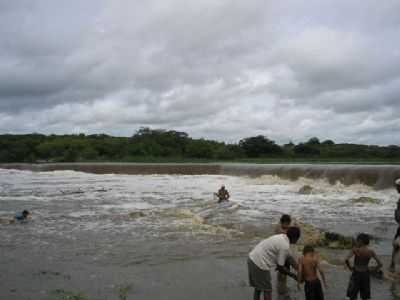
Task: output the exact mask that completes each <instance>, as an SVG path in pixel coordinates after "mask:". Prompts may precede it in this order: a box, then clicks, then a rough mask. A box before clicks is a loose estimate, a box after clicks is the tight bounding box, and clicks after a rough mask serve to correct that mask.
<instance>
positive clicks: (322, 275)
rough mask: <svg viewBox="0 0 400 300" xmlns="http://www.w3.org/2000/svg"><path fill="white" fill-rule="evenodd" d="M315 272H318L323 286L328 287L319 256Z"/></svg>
mask: <svg viewBox="0 0 400 300" xmlns="http://www.w3.org/2000/svg"><path fill="white" fill-rule="evenodd" d="M317 272H319V274H320V275H321V279H322V283H323V284H324V288H325V289H326V288H327V287H328V285H327V284H326V278H325V272H324V270H323V269H322V268H321V263H320V260H319V258H318V261H317Z"/></svg>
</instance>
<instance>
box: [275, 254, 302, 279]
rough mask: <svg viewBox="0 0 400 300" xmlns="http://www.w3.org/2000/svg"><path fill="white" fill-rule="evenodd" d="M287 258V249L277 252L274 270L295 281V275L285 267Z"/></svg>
mask: <svg viewBox="0 0 400 300" xmlns="http://www.w3.org/2000/svg"><path fill="white" fill-rule="evenodd" d="M288 256H289V249H282V250H280V251H279V254H278V263H277V267H276V269H277V271H278V272H279V273H282V274H285V275H287V276H289V277H292V278H293V279H294V280H297V275H296V274H295V273H293V272H290V270H289V269H288V268H286V267H285V261H286V258H287V257H288Z"/></svg>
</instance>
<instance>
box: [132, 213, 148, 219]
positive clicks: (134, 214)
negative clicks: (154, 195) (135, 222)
mask: <svg viewBox="0 0 400 300" xmlns="http://www.w3.org/2000/svg"><path fill="white" fill-rule="evenodd" d="M128 215H129V217H130V218H134V219H136V218H142V217H145V216H146V214H145V213H144V212H142V211H131V212H130V213H129V214H128Z"/></svg>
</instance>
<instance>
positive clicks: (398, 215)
mask: <svg viewBox="0 0 400 300" xmlns="http://www.w3.org/2000/svg"><path fill="white" fill-rule="evenodd" d="M394 185H395V186H396V190H397V192H398V193H399V194H400V178H397V179H396V180H395V182H394ZM394 219H395V220H396V222H397V224H398V225H399V226H398V227H397V230H396V234H395V236H394V239H393V250H392V259H391V261H390V267H389V270H390V271H391V272H394V271H396V270H395V269H396V266H395V259H396V255H397V254H398V252H399V250H400V243H399V242H398V241H397V239H398V238H399V235H400V198H399V200H397V207H396V210H395V211H394Z"/></svg>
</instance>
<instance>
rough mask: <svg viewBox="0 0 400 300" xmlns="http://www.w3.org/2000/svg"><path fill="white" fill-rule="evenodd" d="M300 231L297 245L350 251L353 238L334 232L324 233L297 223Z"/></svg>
mask: <svg viewBox="0 0 400 300" xmlns="http://www.w3.org/2000/svg"><path fill="white" fill-rule="evenodd" d="M297 225H298V226H299V227H300V230H301V237H300V240H299V245H313V246H319V247H326V248H329V249H350V248H351V247H352V246H353V238H352V237H348V236H344V235H341V234H339V233H336V232H324V231H322V230H320V229H318V228H317V227H315V226H313V225H311V224H306V223H302V222H297Z"/></svg>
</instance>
